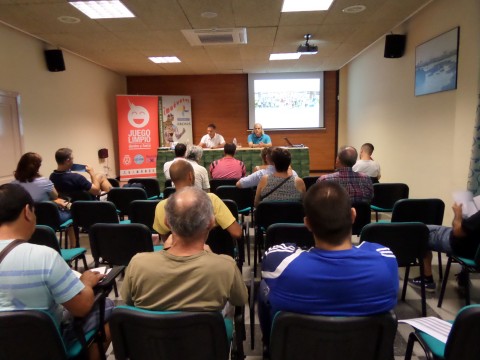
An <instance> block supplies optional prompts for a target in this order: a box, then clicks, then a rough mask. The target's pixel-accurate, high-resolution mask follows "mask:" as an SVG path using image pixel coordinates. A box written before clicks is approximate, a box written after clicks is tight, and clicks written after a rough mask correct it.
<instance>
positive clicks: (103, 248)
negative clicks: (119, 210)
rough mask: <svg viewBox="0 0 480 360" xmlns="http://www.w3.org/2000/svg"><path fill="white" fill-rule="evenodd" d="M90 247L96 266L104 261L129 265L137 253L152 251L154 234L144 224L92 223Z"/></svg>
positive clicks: (110, 263)
mask: <svg viewBox="0 0 480 360" xmlns="http://www.w3.org/2000/svg"><path fill="white" fill-rule="evenodd" d="M89 238H90V247H91V250H92V257H93V260H94V261H95V266H99V264H100V259H102V262H106V263H108V264H109V265H110V266H113V265H124V266H127V265H128V264H129V262H130V260H131V259H132V257H133V256H135V254H137V253H139V252H152V251H153V244H152V235H151V233H150V229H149V228H148V227H146V226H145V225H143V224H102V223H98V224H95V225H92V227H91V228H90V231H89Z"/></svg>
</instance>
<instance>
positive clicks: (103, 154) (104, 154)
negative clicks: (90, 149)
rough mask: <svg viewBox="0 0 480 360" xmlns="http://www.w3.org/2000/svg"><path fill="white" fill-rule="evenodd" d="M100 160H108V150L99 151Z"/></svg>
mask: <svg viewBox="0 0 480 360" xmlns="http://www.w3.org/2000/svg"><path fill="white" fill-rule="evenodd" d="M98 158H99V159H106V158H108V149H105V148H103V149H100V150H98Z"/></svg>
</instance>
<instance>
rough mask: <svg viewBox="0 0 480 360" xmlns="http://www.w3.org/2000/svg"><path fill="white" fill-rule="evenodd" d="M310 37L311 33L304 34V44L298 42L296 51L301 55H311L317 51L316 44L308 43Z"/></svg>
mask: <svg viewBox="0 0 480 360" xmlns="http://www.w3.org/2000/svg"><path fill="white" fill-rule="evenodd" d="M311 37H312V35H311V34H305V35H304V38H305V40H306V41H305V44H300V46H299V47H298V49H297V52H298V53H301V54H302V55H313V54H316V53H317V52H318V46H317V45H312V44H309V43H308V40H310V38H311Z"/></svg>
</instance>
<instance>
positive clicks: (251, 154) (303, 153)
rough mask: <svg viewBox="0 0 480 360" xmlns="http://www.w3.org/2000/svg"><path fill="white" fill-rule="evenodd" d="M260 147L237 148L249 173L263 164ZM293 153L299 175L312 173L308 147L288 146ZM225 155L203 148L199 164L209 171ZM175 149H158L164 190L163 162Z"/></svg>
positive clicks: (170, 158) (169, 158)
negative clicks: (214, 162)
mask: <svg viewBox="0 0 480 360" xmlns="http://www.w3.org/2000/svg"><path fill="white" fill-rule="evenodd" d="M261 150H262V149H259V148H255V149H253V148H237V152H236V153H235V158H236V159H239V160H241V161H243V163H244V164H245V168H246V169H247V175H249V174H251V173H252V172H253V169H254V168H255V166H257V165H261V164H262V159H261V157H260V152H261ZM288 151H290V153H291V154H292V168H293V169H294V170H295V171H296V172H297V174H298V176H300V177H305V176H308V175H309V174H310V155H309V151H308V147H302V148H288ZM222 157H223V149H203V156H202V158H201V159H200V162H199V164H200V165H202V166H204V167H205V168H206V169H207V171H208V168H209V167H210V164H211V163H212V161H214V160H217V159H220V158H222ZM173 158H174V153H173V150H169V149H161V148H159V149H158V151H157V179H158V182H159V183H160V188H161V190H162V191H163V188H164V186H165V174H164V173H163V164H165V163H166V162H167V161H170V160H173Z"/></svg>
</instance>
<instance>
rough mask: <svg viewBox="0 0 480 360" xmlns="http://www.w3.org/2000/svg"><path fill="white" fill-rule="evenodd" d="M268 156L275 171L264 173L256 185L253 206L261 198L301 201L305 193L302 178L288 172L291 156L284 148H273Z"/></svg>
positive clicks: (261, 199)
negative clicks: (268, 173)
mask: <svg viewBox="0 0 480 360" xmlns="http://www.w3.org/2000/svg"><path fill="white" fill-rule="evenodd" d="M270 157H271V159H272V161H273V163H274V166H275V172H274V173H273V174H270V175H264V176H263V177H262V179H261V180H260V182H259V183H258V186H257V192H256V194H255V206H258V204H259V203H260V201H263V200H291V201H301V200H302V198H303V195H304V194H305V183H304V182H303V180H302V178H300V177H298V176H294V175H292V174H291V173H290V172H289V168H290V163H291V162H292V156H291V154H290V152H289V151H288V150H287V149H285V148H280V147H277V148H274V149H273V150H272V152H271V154H270Z"/></svg>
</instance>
